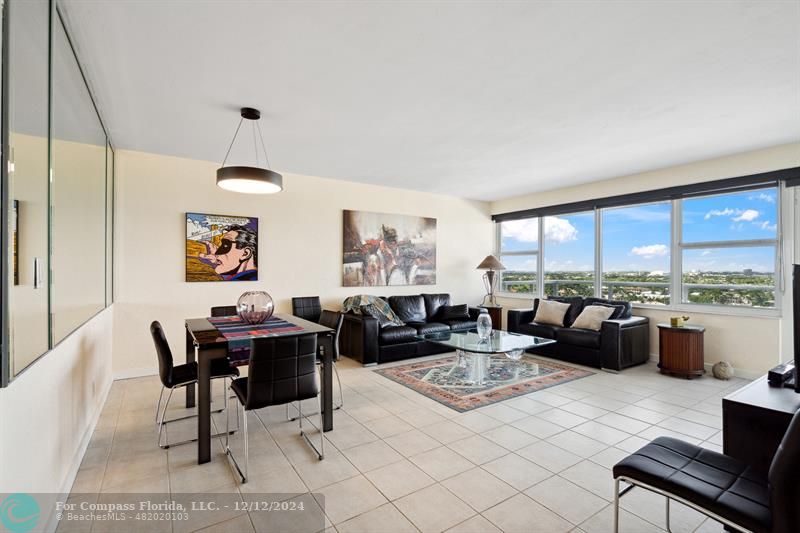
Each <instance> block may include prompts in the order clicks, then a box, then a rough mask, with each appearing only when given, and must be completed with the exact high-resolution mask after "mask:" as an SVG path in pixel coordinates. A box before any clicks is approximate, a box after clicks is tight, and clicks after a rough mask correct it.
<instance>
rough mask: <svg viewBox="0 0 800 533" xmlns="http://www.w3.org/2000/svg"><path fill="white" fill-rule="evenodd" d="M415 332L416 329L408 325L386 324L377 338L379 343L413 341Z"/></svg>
mask: <svg viewBox="0 0 800 533" xmlns="http://www.w3.org/2000/svg"><path fill="white" fill-rule="evenodd" d="M416 334H417V329H416V328H412V327H410V326H387V327H385V328H383V329H382V330H381V333H380V336H379V339H380V343H381V344H399V343H401V342H412V341H415V340H416V339H415V338H414V336H415V335H416Z"/></svg>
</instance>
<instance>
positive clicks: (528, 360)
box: [374, 355, 593, 413]
mask: <svg viewBox="0 0 800 533" xmlns="http://www.w3.org/2000/svg"><path fill="white" fill-rule="evenodd" d="M476 364H478V361H477V360H476V358H475V357H474V356H471V355H466V356H463V357H459V356H458V355H451V356H448V357H443V358H440V359H433V360H427V361H419V362H416V363H409V364H405V365H400V366H393V367H390V368H381V369H376V370H375V371H374V372H377V373H378V374H380V375H382V376H384V377H386V378H389V379H391V380H392V381H396V382H397V383H400V384H401V385H405V386H406V387H408V388H409V389H413V390H415V391H417V392H419V393H420V394H422V395H424V396H427V397H428V398H431V399H432V400H436V401H437V402H439V403H441V404H444V405H446V406H447V407H450V408H452V409H455V410H456V411H460V412H462V413H463V412H465V411H470V410H472V409H477V408H478V407H484V406H486V405H491V404H493V403H496V402H502V401H503V400H508V399H509V398H514V397H516V396H522V395H524V394H529V393H531V392H536V391H538V390H543V389H546V388H549V387H553V386H555V385H561V384H563V383H567V382H569V381H573V380H576V379H580V378H583V377H586V376H590V375H592V374H593V372H589V371H588V370H583V369H580V368H575V367H572V366H568V365H565V364H560V363H555V362H553V361H544V360H542V359H538V358H535V357H530V356H527V355H525V356H523V357H522V358H521V359H519V360H516V361H515V360H512V359H508V358H506V357H505V356H495V357H491V358H490V360H489V367H488V369H486V370H485V372H484V378H483V379H482V380H479V381H478V382H476V381H475V371H476V367H475V365H476Z"/></svg>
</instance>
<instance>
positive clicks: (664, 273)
mask: <svg viewBox="0 0 800 533" xmlns="http://www.w3.org/2000/svg"><path fill="white" fill-rule="evenodd" d="M671 220H672V204H671V203H670V202H660V203H655V204H645V205H636V206H631V207H617V208H612V209H603V210H602V224H601V227H602V230H603V231H602V239H601V242H602V251H603V252H602V253H603V283H602V285H601V294H602V296H603V298H608V299H611V300H625V301H628V302H633V303H642V304H654V305H665V304H669V303H670V270H671V268H670V256H671V254H670V248H671V241H672V238H671V233H672V231H671Z"/></svg>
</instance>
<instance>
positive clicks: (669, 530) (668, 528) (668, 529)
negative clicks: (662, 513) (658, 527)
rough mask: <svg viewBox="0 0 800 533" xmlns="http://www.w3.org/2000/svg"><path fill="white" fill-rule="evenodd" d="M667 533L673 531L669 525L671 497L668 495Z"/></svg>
mask: <svg viewBox="0 0 800 533" xmlns="http://www.w3.org/2000/svg"><path fill="white" fill-rule="evenodd" d="M667 533H672V529H670V527H669V497H667Z"/></svg>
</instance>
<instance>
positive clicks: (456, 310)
mask: <svg viewBox="0 0 800 533" xmlns="http://www.w3.org/2000/svg"><path fill="white" fill-rule="evenodd" d="M437 315H438V316H437V317H436V318H438V319H439V320H469V307H467V304H461V305H443V306H442V307H440V308H439V312H438V313H437Z"/></svg>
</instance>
